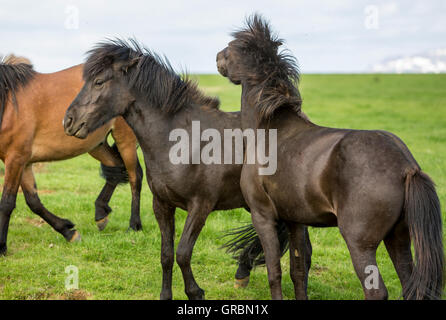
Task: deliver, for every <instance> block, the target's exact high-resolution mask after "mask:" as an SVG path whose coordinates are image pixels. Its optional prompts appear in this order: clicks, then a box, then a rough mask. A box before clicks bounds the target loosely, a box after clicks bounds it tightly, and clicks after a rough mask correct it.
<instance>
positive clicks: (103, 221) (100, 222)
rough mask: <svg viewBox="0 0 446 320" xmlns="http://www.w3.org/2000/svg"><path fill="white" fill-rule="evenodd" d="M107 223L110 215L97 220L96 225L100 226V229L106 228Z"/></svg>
mask: <svg viewBox="0 0 446 320" xmlns="http://www.w3.org/2000/svg"><path fill="white" fill-rule="evenodd" d="M107 224H108V216H106V217H105V218H102V219H100V220H98V221H96V225H97V226H98V229H99V231H102V230H104V229H105V227H106V226H107Z"/></svg>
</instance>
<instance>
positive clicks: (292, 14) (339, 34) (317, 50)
mask: <svg viewBox="0 0 446 320" xmlns="http://www.w3.org/2000/svg"><path fill="white" fill-rule="evenodd" d="M254 12H257V13H260V14H262V15H263V16H264V17H265V18H267V19H268V20H269V21H270V23H271V25H272V27H273V29H274V30H275V31H276V32H277V33H278V34H279V36H280V37H281V38H282V39H284V40H285V47H286V48H287V49H289V50H290V51H291V52H292V54H293V55H294V56H296V58H297V60H298V62H299V66H300V70H301V71H302V72H303V73H348V72H353V73H356V72H367V71H370V70H371V67H372V65H374V64H376V63H379V62H381V61H382V60H385V59H388V58H392V57H400V56H410V55H414V54H419V53H422V52H426V51H430V50H436V49H444V48H446V19H445V16H446V1H445V0H424V1H419V0H395V1H392V0H388V1H381V0H370V1H362V0H309V1H308V0H274V1H272V0H269V1H265V0H255V1H251V0H248V1H246V0H245V1H243V0H238V1H233V0H226V1H211V0H207V1H205V0H189V1H177V0H174V1H169V0H164V1H160V0H157V1H151V0H149V1H142V0H141V1H139V0H124V1H123V0H121V1H105V0H94V1H92V0H81V1H74V0H71V1H67V0H57V1H56V0H39V1H20V0H16V1H4V0H3V1H2V2H1V3H0V54H3V55H6V54H8V53H15V54H17V55H21V56H25V57H27V58H29V59H30V60H31V61H32V63H33V64H34V67H35V69H36V70H37V71H39V72H54V71H57V70H61V69H64V68H67V67H70V66H72V65H76V64H79V63H82V62H83V61H84V60H85V52H86V51H88V50H89V49H90V48H91V47H92V46H94V44H95V43H97V42H99V41H101V40H104V39H105V38H107V37H109V38H110V37H112V38H114V37H120V38H128V37H134V38H136V39H137V40H138V41H139V42H141V43H143V44H144V45H145V46H146V47H147V48H150V49H152V50H153V51H155V52H157V53H159V54H164V55H165V56H166V57H167V58H168V59H169V60H170V62H171V64H172V65H173V66H174V67H175V68H177V69H179V70H185V71H188V72H190V73H216V72H217V70H216V66H215V56H216V53H217V52H218V51H219V50H221V49H222V48H224V47H225V46H226V44H227V43H228V42H229V41H230V40H231V37H230V33H231V32H232V31H234V30H235V29H237V28H240V27H241V26H243V22H244V20H245V18H246V17H247V16H249V15H250V14H252V13H254Z"/></svg>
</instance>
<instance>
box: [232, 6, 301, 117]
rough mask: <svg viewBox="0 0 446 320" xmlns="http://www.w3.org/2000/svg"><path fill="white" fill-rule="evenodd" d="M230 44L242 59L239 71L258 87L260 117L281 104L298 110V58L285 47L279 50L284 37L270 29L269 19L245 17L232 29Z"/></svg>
mask: <svg viewBox="0 0 446 320" xmlns="http://www.w3.org/2000/svg"><path fill="white" fill-rule="evenodd" d="M232 36H233V37H234V38H235V40H234V41H232V42H231V48H232V49H235V50H236V51H237V52H238V55H237V56H238V58H239V59H241V61H240V63H239V64H238V66H239V71H238V74H239V76H240V77H241V78H243V79H245V80H246V81H247V82H248V83H249V84H250V85H253V86H256V87H257V92H256V94H259V96H260V98H259V101H258V105H257V107H258V109H259V110H258V112H259V118H260V119H269V118H271V116H272V115H273V113H274V112H275V111H276V110H277V109H278V108H280V107H285V106H287V107H291V108H292V109H294V110H295V111H296V112H297V113H300V112H301V111H300V109H301V104H302V99H301V97H300V93H299V90H298V89H297V84H298V82H299V77H300V74H299V69H298V66H297V61H296V59H295V57H294V56H292V55H291V54H290V53H289V52H288V51H287V50H281V51H279V50H278V49H279V47H280V46H281V45H282V44H283V40H282V39H280V38H278V37H277V35H276V34H274V33H273V32H272V31H271V28H270V26H269V23H268V22H267V21H265V19H263V18H262V16H260V15H258V14H254V15H252V16H251V17H249V18H247V19H246V26H245V27H244V28H243V29H241V30H237V31H235V32H233V33H232Z"/></svg>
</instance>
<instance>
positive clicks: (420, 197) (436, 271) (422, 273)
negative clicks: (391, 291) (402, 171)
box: [403, 171, 444, 299]
mask: <svg viewBox="0 0 446 320" xmlns="http://www.w3.org/2000/svg"><path fill="white" fill-rule="evenodd" d="M405 187H406V196H405V203H404V213H405V218H406V223H407V225H408V227H409V234H410V238H411V241H412V243H413V247H414V253H415V262H414V268H413V271H412V275H411V277H410V279H409V282H408V285H407V288H406V289H405V292H404V293H403V294H404V296H405V297H406V298H407V299H441V296H442V293H443V287H444V251H443V235H442V230H443V229H442V222H441V210H440V201H439V199H438V196H437V193H436V191H435V185H434V183H433V182H432V180H431V179H430V178H429V177H428V176H427V175H426V174H425V173H423V172H421V171H416V172H412V173H409V174H407V176H406V183H405Z"/></svg>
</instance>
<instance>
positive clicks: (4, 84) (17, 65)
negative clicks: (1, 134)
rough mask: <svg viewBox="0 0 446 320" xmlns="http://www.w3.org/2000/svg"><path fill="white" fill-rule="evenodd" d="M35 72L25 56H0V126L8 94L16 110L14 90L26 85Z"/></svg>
mask: <svg viewBox="0 0 446 320" xmlns="http://www.w3.org/2000/svg"><path fill="white" fill-rule="evenodd" d="M35 73H36V72H35V71H34V69H33V66H32V64H31V62H30V61H29V60H28V59H27V58H24V57H17V56H15V55H13V54H10V55H8V56H6V57H4V58H2V57H0V128H1V126H2V119H3V113H4V111H5V107H6V103H7V102H8V97H9V94H11V98H12V103H13V106H14V108H15V109H16V111H17V109H18V106H17V99H16V92H17V90H18V89H19V88H21V87H24V86H26V84H28V82H29V81H30V79H32V78H33V76H34V74H35Z"/></svg>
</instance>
